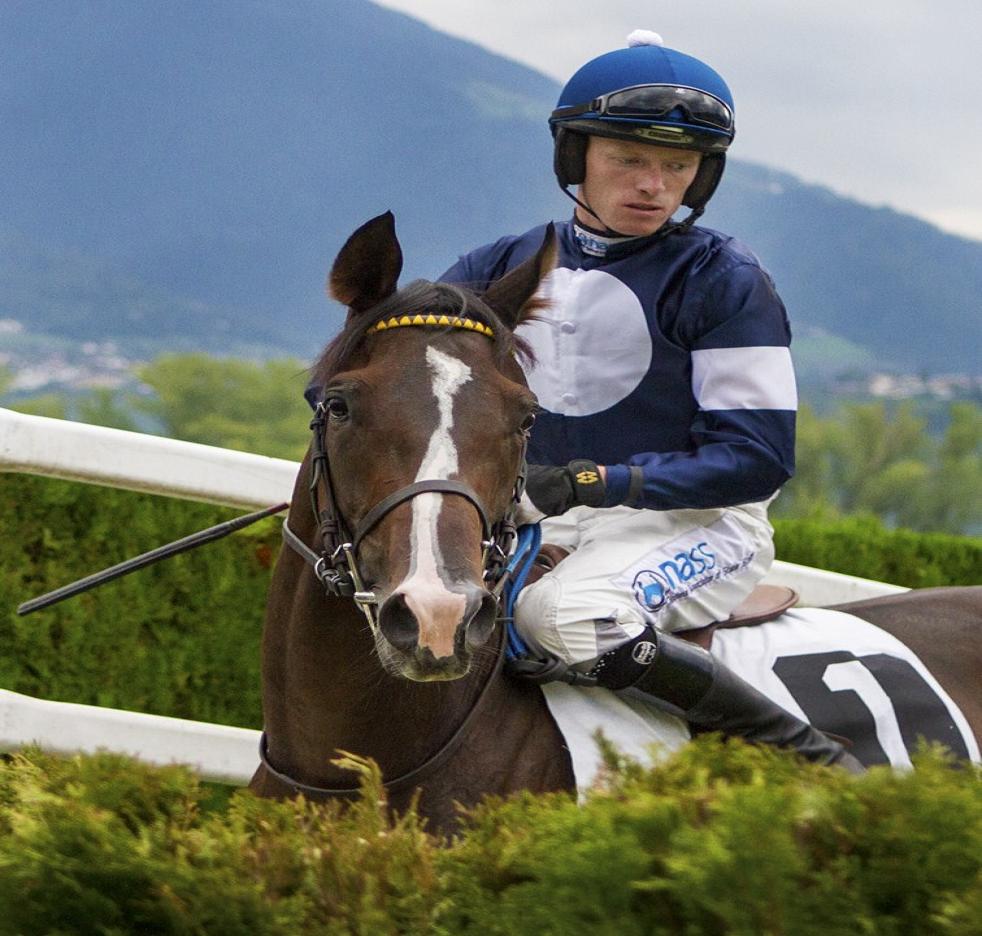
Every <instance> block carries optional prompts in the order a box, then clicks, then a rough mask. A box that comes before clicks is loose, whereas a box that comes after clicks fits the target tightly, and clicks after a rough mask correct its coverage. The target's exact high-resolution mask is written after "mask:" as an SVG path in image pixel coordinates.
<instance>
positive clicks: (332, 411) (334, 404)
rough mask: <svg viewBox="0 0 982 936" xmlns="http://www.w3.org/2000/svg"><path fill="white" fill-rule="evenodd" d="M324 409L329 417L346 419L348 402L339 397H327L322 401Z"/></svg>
mask: <svg viewBox="0 0 982 936" xmlns="http://www.w3.org/2000/svg"><path fill="white" fill-rule="evenodd" d="M324 409H326V410H327V415H328V416H330V417H331V419H347V418H348V404H347V403H346V402H345V401H344V400H343V399H342V398H341V397H337V396H335V397H328V398H327V399H326V400H325V401H324Z"/></svg>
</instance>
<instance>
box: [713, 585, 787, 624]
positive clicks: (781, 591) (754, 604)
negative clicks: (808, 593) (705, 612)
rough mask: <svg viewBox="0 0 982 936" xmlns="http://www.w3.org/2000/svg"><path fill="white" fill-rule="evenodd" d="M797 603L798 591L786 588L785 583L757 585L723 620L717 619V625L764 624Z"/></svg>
mask: <svg viewBox="0 0 982 936" xmlns="http://www.w3.org/2000/svg"><path fill="white" fill-rule="evenodd" d="M797 603H798V593H797V592H796V591H795V590H794V589H793V588H788V587H787V586H786V585H758V586H756V587H755V588H754V590H753V591H752V592H751V593H750V594H749V595H747V597H746V598H744V599H743V602H742V603H741V604H739V605H737V607H736V608H734V609H733V613H732V614H730V616H729V617H728V618H727V619H726V620H725V621H719V622H718V623H717V626H718V627H750V626H751V625H753V624H764V623H765V622H767V621H773V620H774V618H776V617H777V616H778V615H781V614H784V612H785V611H787V610H788V608H792V607H794V606H795V605H796V604H797Z"/></svg>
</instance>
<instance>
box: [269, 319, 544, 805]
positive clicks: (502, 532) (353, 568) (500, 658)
mask: <svg viewBox="0 0 982 936" xmlns="http://www.w3.org/2000/svg"><path fill="white" fill-rule="evenodd" d="M407 326H442V327H447V326H450V327H453V328H466V329H467V330H470V331H475V332H477V333H479V334H483V335H485V336H486V337H488V338H493V332H492V331H491V329H490V328H488V327H487V326H485V325H482V324H481V323H479V322H474V321H472V320H470V319H462V318H456V317H451V318H448V317H447V316H440V317H435V316H426V317H423V316H415V317H414V318H412V319H410V318H409V316H403V317H402V318H398V319H390V320H388V321H386V322H378V323H376V324H375V325H373V326H372V327H371V328H369V329H368V331H367V332H366V334H372V333H376V332H379V331H383V330H386V329H389V328H400V327H407ZM327 419H328V416H327V409H326V407H325V405H324V402H323V401H322V402H320V403H318V404H317V406H316V408H315V410H314V417H313V419H312V420H311V422H310V429H311V431H312V433H313V440H312V442H311V453H312V456H311V464H312V471H311V480H310V486H309V490H310V501H311V508H312V510H313V513H314V518H315V520H316V522H317V526H318V531H319V533H320V537H321V549H320V551H319V552H318V551H315V550H314V549H312V548H311V547H310V546H308V545H307V544H306V543H305V542H304V541H303V540H302V539H300V537H299V536H297V534H296V533H295V532H294V531H293V530H292V529H291V528H290V525H289V523H288V522H287V521H286V520H284V521H283V541H284V543H285V544H286V545H287V546H289V547H290V548H291V549H292V550H293V551H294V552H296V553H297V554H298V555H299V556H300V557H301V558H302V559H303V560H304V561H305V562H306V563H307V564H308V565H310V566H312V567H313V571H314V574H315V575H316V577H317V579H318V581H320V583H321V584H322V585H323V587H324V590H325V591H326V592H327V594H328V595H331V596H335V597H339V598H351V599H352V600H353V601H354V602H355V604H357V605H358V607H359V608H360V609H361V611H362V612H363V613H364V615H365V617H366V618H367V619H368V623H369V626H370V627H371V630H372V632H373V634H377V633H378V620H377V612H378V604H379V602H378V598H377V596H376V595H375V593H374V592H373V591H369V590H367V589H366V588H365V585H364V581H363V579H362V577H361V574H360V573H359V570H358V563H357V553H358V546H359V545H360V544H361V541H362V540H363V539H364V537H365V536H366V535H367V534H368V533H369V532H370V531H371V530H373V529H374V528H375V527H376V526H377V525H378V524H379V523H380V522H381V521H382V520H383V519H384V518H385V517H386V516H387V515H388V514H389V513H391V511H392V510H394V509H395V508H396V507H398V506H399V505H400V504H404V503H406V502H407V501H410V500H412V499H413V498H414V497H418V496H419V495H420V494H453V495H456V496H458V497H463V498H464V499H465V500H467V501H469V502H470V503H471V504H472V505H473V506H474V508H475V510H477V513H478V516H479V517H480V520H481V532H482V540H481V546H482V547H483V557H482V567H483V569H484V581H485V582H486V583H487V586H488V589H489V591H490V592H491V594H492V595H494V596H495V598H497V599H498V600H499V602H500V598H501V591H502V589H503V588H504V587H505V585H506V583H507V580H508V577H509V575H508V573H509V572H510V569H511V565H510V564H509V554H510V552H511V550H512V546H513V544H514V542H515V538H516V527H515V514H516V512H517V510H518V504H519V501H520V500H521V497H522V492H523V491H524V489H525V477H526V470H527V468H526V461H525V449H526V446H527V444H528V433H526V434H525V440H524V442H523V447H522V454H521V460H520V462H519V471H518V476H517V478H516V480H515V487H514V490H513V492H512V500H511V504H510V506H509V509H508V511H507V512H506V514H505V516H504V517H502V518H501V520H499V521H498V522H497V523H495V524H492V523H491V522H490V520H489V519H488V515H487V511H486V510H485V509H484V505H483V504H482V503H481V499H480V498H479V497H478V495H477V493H476V492H475V491H474V489H473V488H472V487H471V486H470V485H468V484H465V483H463V482H462V481H452V480H450V479H444V478H437V479H428V480H423V481H415V482H413V483H412V484H408V485H406V486H405V487H402V488H399V489H398V490H397V491H394V492H393V493H392V494H389V495H388V496H386V497H384V498H382V500H380V501H379V502H378V503H377V504H375V506H373V507H372V508H371V509H370V510H369V511H368V512H367V513H366V514H365V516H364V517H362V518H361V520H360V521H359V522H358V524H357V526H356V527H355V530H354V533H351V532H350V527H349V526H348V524H347V523H346V522H345V520H344V518H343V517H342V516H341V513H340V511H339V510H338V508H337V498H336V496H335V491H334V480H333V478H332V475H331V468H330V463H329V460H328V457H327V450H326V449H325V447H324V430H325V427H326V425H327ZM321 491H323V497H322V496H321V493H320V492H321ZM499 623H500V625H501V626H500V629H499V630H500V633H499V637H498V646H497V653H496V656H495V664H494V667H493V669H492V670H491V672H490V673H489V675H488V678H487V679H486V681H485V683H484V685H483V687H482V688H481V691H480V693H479V694H478V696H477V698H476V699H475V700H474V703H473V705H472V706H471V708H470V710H469V711H468V713H467V715H466V716H465V717H464V720H463V721H462V722H461V723H460V725H459V726H458V727H457V729H456V730H455V731H454V733H453V734H452V735H451V736H450V739H449V740H448V741H446V742H445V743H444V744H443V745H442V747H440V748H439V750H437V752H436V753H435V754H433V755H432V756H431V757H429V758H427V759H426V760H425V761H424V762H423V763H422V764H420V765H419V766H418V767H415V768H413V769H412V770H410V771H409V772H408V773H405V774H402V775H401V776H399V777H396V778H394V779H393V780H388V781H386V782H384V783H383V786H384V788H385V789H386V790H387V791H388V792H389V793H396V792H399V791H401V790H403V789H406V788H409V787H411V786H413V785H415V784H418V783H420V782H421V781H422V780H423V779H424V778H425V777H426V776H428V775H429V774H431V773H432V772H433V771H435V770H437V769H438V768H439V767H440V766H442V764H443V763H444V762H445V761H446V760H447V758H448V757H449V756H450V755H451V754H452V753H453V751H454V749H455V748H456V747H457V745H458V744H459V742H460V741H461V739H462V738H463V737H464V735H465V734H466V732H467V730H468V729H469V728H470V727H471V726H472V725H473V723H474V721H475V719H476V716H477V714H478V712H479V711H480V709H481V707H482V704H483V702H484V701H485V699H486V698H487V696H488V695H489V693H490V691H491V688H492V686H493V685H494V683H495V680H496V679H497V677H498V676H499V674H500V673H501V671H502V668H503V666H504V663H505V657H506V652H505V650H506V646H507V641H508V631H509V628H508V626H507V621H505V620H501V621H499ZM259 759H260V761H261V762H262V765H263V767H264V768H265V770H266V772H267V773H268V774H269V775H270V776H271V777H272V778H273V779H275V780H277V781H278V782H280V783H281V784H283V785H285V786H287V787H289V788H290V789H292V790H293V791H294V792H295V793H302V794H303V795H304V796H308V797H309V796H315V797H325V796H341V797H354V796H357V795H358V793H359V792H360V788H358V787H354V788H352V787H343V788H336V789H334V788H329V787H316V786H311V785H308V784H305V783H301V782H300V781H298V780H294V779H293V778H292V777H290V776H288V775H287V774H285V773H283V772H282V771H279V770H277V769H276V768H275V767H273V766H272V764H271V763H270V761H269V740H268V738H267V735H266V732H265V731H264V732H263V733H262V735H261V736H260V739H259Z"/></svg>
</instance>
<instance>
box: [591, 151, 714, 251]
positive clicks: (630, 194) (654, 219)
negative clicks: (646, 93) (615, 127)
mask: <svg viewBox="0 0 982 936" xmlns="http://www.w3.org/2000/svg"><path fill="white" fill-rule="evenodd" d="M701 159H702V156H701V154H700V153H698V152H696V151H695V150H683V149H674V148H672V147H668V146H652V145H650V144H648V143H635V142H633V141H631V140H615V139H611V138H608V137H600V136H590V137H589V141H588V144H587V151H586V179H585V181H584V182H583V184H582V185H581V186H580V199H581V200H582V201H584V202H586V203H587V204H588V205H589V206H590V207H591V208H592V209H593V210H594V211H596V212H597V215H598V217H599V218H600V220H601V221H602V223H603V224H604V225H606V226H608V227H610V228H613V229H614V230H615V231H619V232H620V233H621V234H633V235H646V234H654V233H655V231H657V230H658V229H659V228H660V227H661V226H662V225H663V224H664V223H665V222H666V221H668V220H669V219H670V218H671V217H672V215H673V214H675V212H676V211H677V210H678V208H679V206H680V205H681V204H682V198H683V196H684V195H685V190H686V189H687V188H688V187H689V185H690V184H691V183H692V180H693V179H694V178H695V177H696V172H697V171H698V170H699V161H700V160H701ZM576 216H577V218H578V219H579V220H580V221H582V222H583V223H584V224H588V225H590V226H591V227H597V226H598V224H597V218H595V217H593V215H591V214H589V213H588V212H586V211H584V210H583V209H582V208H580V207H577V209H576Z"/></svg>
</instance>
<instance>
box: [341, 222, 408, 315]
mask: <svg viewBox="0 0 982 936" xmlns="http://www.w3.org/2000/svg"><path fill="white" fill-rule="evenodd" d="M401 272H402V248H401V247H400V246H399V240H398V238H397V237H396V221H395V216H394V215H393V214H392V212H391V211H387V212H385V214H381V215H379V216H378V217H377V218H372V220H371V221H367V222H366V223H365V224H363V225H362V226H361V227H360V228H358V230H357V231H355V233H354V234H352V235H351V237H349V238H348V240H347V241H346V242H345V245H344V246H343V247H342V248H341V252H340V253H339V254H338V256H337V259H336V260H335V261H334V266H333V267H331V275H330V277H329V278H328V281H327V291H328V293H329V294H330V295H331V297H332V298H334V299H337V301H338V302H341V303H343V304H344V305H346V306H348V308H349V309H351V311H352V312H354V313H358V312H364V311H366V310H367V309H370V308H372V306H376V305H378V304H379V303H380V302H381V301H382V300H383V299H388V297H389V296H391V295H392V294H393V293H394V292H395V291H396V284H397V283H398V282H399V274H400V273H401Z"/></svg>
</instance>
